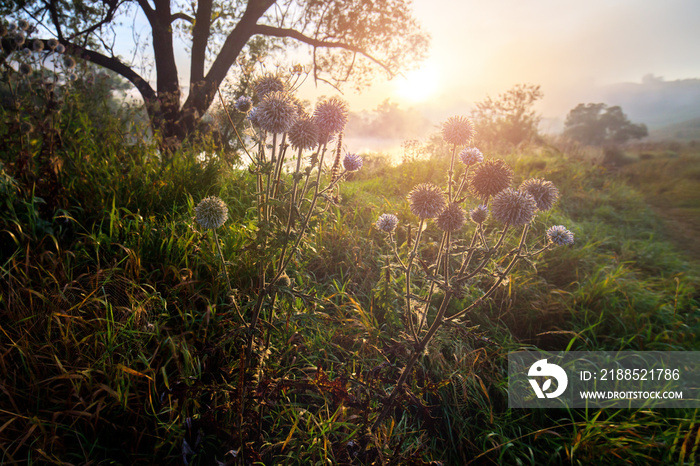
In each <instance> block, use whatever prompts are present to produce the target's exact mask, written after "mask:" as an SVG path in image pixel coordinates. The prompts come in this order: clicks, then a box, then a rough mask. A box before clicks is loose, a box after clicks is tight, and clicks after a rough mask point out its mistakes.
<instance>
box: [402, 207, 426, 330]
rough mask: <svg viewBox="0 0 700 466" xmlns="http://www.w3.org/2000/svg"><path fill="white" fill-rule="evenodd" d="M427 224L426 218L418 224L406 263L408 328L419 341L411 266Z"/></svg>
mask: <svg viewBox="0 0 700 466" xmlns="http://www.w3.org/2000/svg"><path fill="white" fill-rule="evenodd" d="M424 224H425V219H422V218H421V219H420V223H419V224H418V233H417V234H416V240H415V242H414V243H413V250H412V251H411V252H410V253H409V256H408V262H407V263H406V321H407V322H408V328H409V330H410V331H411V333H412V334H413V338H414V339H415V340H416V341H418V334H417V333H416V329H415V327H414V325H413V312H412V311H411V267H413V260H414V259H415V257H416V254H417V253H418V243H420V237H421V233H423V225H424Z"/></svg>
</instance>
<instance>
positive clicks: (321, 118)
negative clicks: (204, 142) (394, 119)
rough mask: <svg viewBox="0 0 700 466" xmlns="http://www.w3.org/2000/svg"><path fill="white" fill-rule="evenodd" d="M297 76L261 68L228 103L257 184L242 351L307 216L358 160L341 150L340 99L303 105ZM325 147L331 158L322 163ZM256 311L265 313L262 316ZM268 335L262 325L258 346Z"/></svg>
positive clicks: (324, 204) (331, 196)
mask: <svg viewBox="0 0 700 466" xmlns="http://www.w3.org/2000/svg"><path fill="white" fill-rule="evenodd" d="M301 79H302V77H301V75H300V73H294V74H292V76H291V77H289V78H282V77H281V76H279V75H274V74H266V75H265V76H262V77H261V78H259V79H258V80H257V81H256V82H255V83H254V85H253V89H254V91H255V92H254V95H253V96H250V97H248V96H241V97H239V98H238V99H237V100H236V103H235V106H234V107H235V108H236V109H237V110H238V111H240V112H242V113H245V114H246V115H247V118H246V122H247V124H248V125H249V127H248V129H247V131H246V132H245V133H244V134H243V135H241V134H239V133H238V132H237V131H236V134H237V135H238V137H239V140H240V142H241V144H242V145H243V146H244V147H247V149H246V153H247V154H248V160H249V170H250V171H251V172H252V173H253V174H254V175H255V177H256V187H257V189H256V198H255V212H256V215H257V224H258V231H257V237H256V244H255V251H256V254H257V256H258V257H257V259H258V260H257V264H258V281H259V282H258V293H257V299H256V301H255V303H254V305H253V308H252V313H251V317H250V320H249V322H248V326H249V331H250V336H249V341H248V348H247V354H248V358H249V359H250V357H251V356H252V352H253V348H254V346H255V345H254V342H255V335H256V333H257V331H258V324H259V322H260V321H261V320H262V321H264V322H268V323H269V322H272V321H273V319H274V312H275V303H276V299H277V296H278V290H279V289H280V288H284V287H286V288H288V287H290V286H291V285H292V284H293V280H292V279H290V277H289V275H288V274H287V269H288V268H289V266H290V263H291V261H292V259H293V258H294V256H295V254H296V253H297V251H298V250H299V248H300V246H301V244H302V240H303V238H304V236H305V235H306V234H307V232H308V231H309V229H310V228H312V222H313V219H314V216H315V215H317V214H318V213H320V212H322V211H325V210H327V208H328V206H329V205H330V204H332V203H334V202H336V200H337V199H338V191H339V186H340V183H341V181H342V180H343V179H344V178H345V176H346V174H347V173H350V172H354V171H357V170H359V169H360V168H361V167H362V158H361V157H360V156H359V155H356V154H353V153H349V154H345V156H344V157H342V154H343V144H342V132H343V130H344V128H345V124H346V123H347V119H348V108H347V104H346V103H345V102H344V101H342V100H341V99H339V98H337V97H331V98H329V99H326V100H323V101H321V102H319V103H318V105H317V106H316V108H315V110H314V111H313V112H311V113H308V112H307V111H306V110H305V109H304V106H303V105H302V104H301V103H300V102H299V100H298V99H297V98H296V97H294V91H295V88H296V87H297V85H298V83H299V81H300V80H301ZM220 97H221V95H220ZM222 103H223V98H222ZM223 107H224V108H225V107H226V106H225V105H223ZM229 116H230V115H229ZM230 121H231V122H232V119H230ZM232 126H233V123H232ZM234 129H235V126H234ZM329 151H330V152H332V154H333V156H334V158H335V162H334V163H333V164H331V165H330V166H327V162H326V157H327V153H328V152H329ZM263 311H265V312H266V313H267V314H266V315H264V316H263V315H262V313H263ZM269 341H270V331H269V330H268V332H267V335H266V338H265V348H267V346H268V345H269Z"/></svg>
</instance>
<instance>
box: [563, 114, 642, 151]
mask: <svg viewBox="0 0 700 466" xmlns="http://www.w3.org/2000/svg"><path fill="white" fill-rule="evenodd" d="M648 134H649V133H648V131H647V127H646V125H644V124H634V123H631V122H630V121H629V119H628V118H627V115H625V114H624V113H623V112H622V109H621V108H620V107H619V106H614V107H608V106H607V105H606V104H603V103H597V104H593V103H589V104H578V105H577V106H576V108H574V109H573V110H571V111H570V112H569V114H568V115H567V116H566V121H565V122H564V135H565V136H568V137H570V138H571V139H574V140H576V141H579V142H582V143H584V144H590V145H594V146H601V145H610V144H613V145H614V144H622V143H625V142H627V141H629V140H630V139H640V138H643V137H645V136H647V135H648Z"/></svg>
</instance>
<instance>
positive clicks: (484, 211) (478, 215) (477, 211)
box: [469, 204, 489, 224]
mask: <svg viewBox="0 0 700 466" xmlns="http://www.w3.org/2000/svg"><path fill="white" fill-rule="evenodd" d="M488 216H489V208H488V207H486V206H485V205H484V204H479V205H478V206H476V207H475V208H473V209H472V210H471V211H470V212H469V218H471V219H472V222H474V223H477V224H482V223H484V222H485V221H486V218H487V217H488Z"/></svg>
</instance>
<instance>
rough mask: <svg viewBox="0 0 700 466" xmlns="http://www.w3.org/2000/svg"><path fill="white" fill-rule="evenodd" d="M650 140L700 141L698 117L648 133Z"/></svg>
mask: <svg viewBox="0 0 700 466" xmlns="http://www.w3.org/2000/svg"><path fill="white" fill-rule="evenodd" d="M649 139H652V140H657V141H660V140H676V141H691V140H696V141H700V117H698V118H693V119H690V120H686V121H682V122H680V123H672V124H670V125H666V126H662V127H659V128H654V129H651V130H650V131H649Z"/></svg>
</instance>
